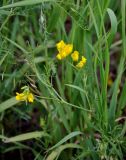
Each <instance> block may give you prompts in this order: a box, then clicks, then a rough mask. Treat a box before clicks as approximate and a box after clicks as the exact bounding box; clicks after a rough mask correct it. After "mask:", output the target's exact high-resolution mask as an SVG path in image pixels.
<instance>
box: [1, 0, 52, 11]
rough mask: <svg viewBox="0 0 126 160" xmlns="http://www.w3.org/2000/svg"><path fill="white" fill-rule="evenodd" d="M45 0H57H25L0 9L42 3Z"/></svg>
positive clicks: (49, 0) (46, 0) (48, 0)
mask: <svg viewBox="0 0 126 160" xmlns="http://www.w3.org/2000/svg"><path fill="white" fill-rule="evenodd" d="M43 2H55V1H53V0H24V1H20V2H16V3H12V4H10V5H6V6H3V7H0V9H6V8H13V7H23V6H30V5H35V4H40V3H43Z"/></svg>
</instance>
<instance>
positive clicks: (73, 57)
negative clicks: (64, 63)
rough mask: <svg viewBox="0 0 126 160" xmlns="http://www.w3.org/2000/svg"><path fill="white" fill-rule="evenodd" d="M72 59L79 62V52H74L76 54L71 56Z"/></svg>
mask: <svg viewBox="0 0 126 160" xmlns="http://www.w3.org/2000/svg"><path fill="white" fill-rule="evenodd" d="M71 57H72V59H73V61H75V62H77V61H78V59H79V52H78V51H74V52H73V53H72V54H71Z"/></svg>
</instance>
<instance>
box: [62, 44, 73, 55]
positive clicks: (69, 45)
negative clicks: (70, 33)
mask: <svg viewBox="0 0 126 160" xmlns="http://www.w3.org/2000/svg"><path fill="white" fill-rule="evenodd" d="M72 50H73V45H72V44H67V45H66V46H65V47H64V52H65V53H66V56H68V55H69V54H70V53H71V52H72Z"/></svg>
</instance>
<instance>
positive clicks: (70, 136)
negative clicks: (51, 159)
mask: <svg viewBox="0 0 126 160" xmlns="http://www.w3.org/2000/svg"><path fill="white" fill-rule="evenodd" d="M80 134H82V132H80V131H75V132H71V133H70V134H68V135H67V136H65V137H64V138H63V139H62V140H61V141H59V142H58V143H57V144H55V145H54V146H53V147H51V148H50V149H49V151H50V150H52V149H54V148H57V147H58V146H60V145H61V144H63V143H65V142H66V141H68V140H69V139H71V138H73V137H75V136H77V135H80Z"/></svg>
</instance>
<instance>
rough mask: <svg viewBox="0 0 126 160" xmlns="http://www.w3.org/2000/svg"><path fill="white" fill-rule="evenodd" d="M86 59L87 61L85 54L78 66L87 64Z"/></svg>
mask: <svg viewBox="0 0 126 160" xmlns="http://www.w3.org/2000/svg"><path fill="white" fill-rule="evenodd" d="M86 61H87V60H86V58H85V57H84V56H82V59H81V61H80V62H79V63H78V64H77V65H76V67H77V68H82V67H83V66H84V65H85V63H86Z"/></svg>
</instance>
